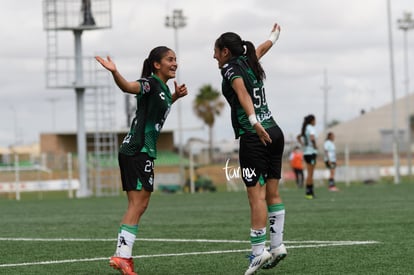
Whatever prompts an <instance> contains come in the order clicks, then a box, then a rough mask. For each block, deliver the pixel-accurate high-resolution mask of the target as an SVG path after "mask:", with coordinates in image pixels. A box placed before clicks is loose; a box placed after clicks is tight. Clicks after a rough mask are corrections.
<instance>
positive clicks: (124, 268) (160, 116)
mask: <svg viewBox="0 0 414 275" xmlns="http://www.w3.org/2000/svg"><path fill="white" fill-rule="evenodd" d="M96 60H97V61H98V62H99V63H100V64H102V66H103V67H104V68H105V69H107V70H108V71H110V72H111V73H112V76H113V78H114V80H115V83H116V84H117V85H118V87H119V88H120V89H121V90H122V91H123V92H125V93H131V94H135V95H136V99H137V110H136V112H135V118H134V119H133V121H132V123H131V128H130V131H129V133H128V134H127V135H126V137H125V138H124V140H123V142H122V145H121V148H120V150H119V155H118V161H119V168H120V171H121V179H122V188H123V190H124V191H126V193H127V197H128V207H127V210H126V212H125V214H124V216H123V218H122V220H121V225H120V227H119V231H118V244H117V247H116V251H115V255H114V256H112V257H111V259H110V262H109V263H110V265H111V266H112V267H113V268H115V269H118V270H119V271H120V272H121V274H124V275H136V273H135V272H134V263H133V260H132V257H131V256H132V247H133V245H134V241H135V238H136V235H137V233H138V224H139V221H140V218H141V216H142V215H143V214H144V212H145V210H146V209H147V207H148V203H149V200H150V197H151V193H152V191H153V190H154V159H155V158H156V157H157V148H156V144H157V139H158V137H159V134H160V131H161V128H162V126H163V124H164V122H165V119H166V118H167V115H168V113H169V112H170V108H171V104H172V103H173V102H174V101H176V100H177V99H178V98H180V97H183V96H185V95H187V88H186V86H185V84H182V85H178V84H177V82H174V84H175V93H174V94H171V92H170V90H169V88H168V86H167V84H166V83H167V81H168V80H169V79H171V78H175V74H176V70H177V67H178V65H177V60H176V56H175V53H174V52H173V51H172V50H171V49H169V48H167V47H164V46H160V47H156V48H154V49H153V50H152V51H151V52H150V54H149V56H148V58H147V59H145V61H144V64H143V68H142V75H141V79H139V80H137V81H132V82H129V81H127V80H125V78H124V77H123V76H122V75H121V74H120V73H119V71H118V70H117V68H116V66H115V63H114V62H113V61H112V60H111V58H110V57H109V56H108V57H107V59H106V60H105V59H103V58H101V57H99V56H97V57H96Z"/></svg>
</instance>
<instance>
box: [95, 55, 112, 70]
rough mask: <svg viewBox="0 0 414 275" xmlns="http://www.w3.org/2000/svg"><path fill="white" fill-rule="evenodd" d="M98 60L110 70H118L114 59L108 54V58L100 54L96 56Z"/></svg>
mask: <svg viewBox="0 0 414 275" xmlns="http://www.w3.org/2000/svg"><path fill="white" fill-rule="evenodd" d="M95 59H96V61H98V62H99V63H100V64H101V65H102V66H103V67H104V68H105V69H107V70H108V71H110V72H115V71H116V66H115V63H114V62H113V61H112V59H111V57H109V56H107V57H106V60H105V59H104V58H102V57H100V56H95Z"/></svg>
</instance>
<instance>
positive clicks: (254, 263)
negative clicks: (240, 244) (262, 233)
mask: <svg viewBox="0 0 414 275" xmlns="http://www.w3.org/2000/svg"><path fill="white" fill-rule="evenodd" d="M249 259H250V264H249V268H248V269H247V270H246V272H245V273H244V275H251V274H254V273H255V272H256V270H258V269H259V268H261V267H262V266H263V265H264V264H265V263H266V262H267V261H269V260H270V259H272V255H271V254H270V253H269V252H268V251H267V250H266V249H264V250H263V252H262V254H260V255H257V256H254V255H253V254H252V255H250V256H249Z"/></svg>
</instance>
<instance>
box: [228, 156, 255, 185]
mask: <svg viewBox="0 0 414 275" xmlns="http://www.w3.org/2000/svg"><path fill="white" fill-rule="evenodd" d="M229 162H230V159H227V160H226V166H225V167H224V168H223V170H224V172H225V174H226V179H227V180H228V181H230V180H232V179H239V178H241V177H242V178H244V179H245V180H247V181H249V182H250V181H252V180H253V179H252V177H253V176H256V172H255V170H256V169H254V168H243V169H241V168H240V166H237V167H236V166H229Z"/></svg>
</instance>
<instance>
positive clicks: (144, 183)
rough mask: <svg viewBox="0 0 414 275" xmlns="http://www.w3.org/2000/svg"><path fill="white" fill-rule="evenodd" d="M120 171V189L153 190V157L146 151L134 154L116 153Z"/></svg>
mask: <svg viewBox="0 0 414 275" xmlns="http://www.w3.org/2000/svg"><path fill="white" fill-rule="evenodd" d="M118 163H119V169H120V171H121V180H122V189H123V190H124V191H132V190H142V188H144V189H145V190H146V191H148V192H152V191H154V159H153V158H151V157H149V156H148V154H146V153H139V154H138V155H136V156H128V155H125V154H122V153H119V154H118Z"/></svg>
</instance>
